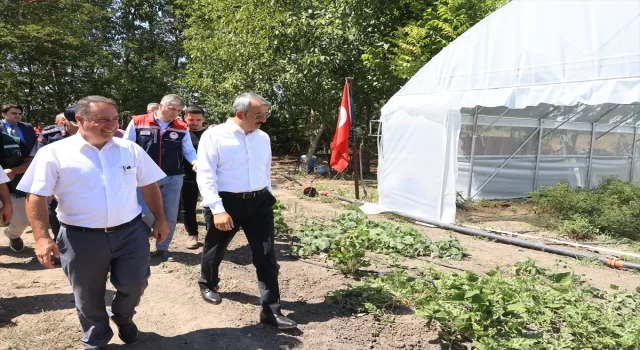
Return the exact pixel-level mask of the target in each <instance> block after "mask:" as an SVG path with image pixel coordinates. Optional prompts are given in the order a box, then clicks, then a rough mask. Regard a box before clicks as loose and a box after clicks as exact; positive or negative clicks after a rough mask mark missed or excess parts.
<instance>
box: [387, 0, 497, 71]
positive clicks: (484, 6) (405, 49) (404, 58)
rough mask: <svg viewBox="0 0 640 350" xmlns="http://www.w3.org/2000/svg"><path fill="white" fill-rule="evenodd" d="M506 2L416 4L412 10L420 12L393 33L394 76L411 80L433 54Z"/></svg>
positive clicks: (468, 0) (446, 0)
mask: <svg viewBox="0 0 640 350" xmlns="http://www.w3.org/2000/svg"><path fill="white" fill-rule="evenodd" d="M507 2H509V1H508V0H439V1H436V2H435V4H432V3H430V2H416V3H415V4H414V10H415V11H416V12H419V13H421V17H420V18H419V19H417V20H411V21H409V22H408V23H407V24H406V25H404V26H402V27H400V28H399V29H398V30H397V32H396V33H395V41H394V43H395V44H396V45H395V46H394V47H393V67H394V70H395V72H396V74H397V75H398V76H400V77H403V78H411V77H412V76H413V75H414V74H416V72H418V70H419V69H420V68H422V66H423V65H425V64H426V63H427V62H428V61H429V60H430V59H432V58H433V57H434V56H435V55H437V54H438V53H439V52H440V50H442V49H443V48H445V47H446V46H447V45H449V44H450V43H451V42H453V41H454V40H455V39H456V38H458V37H459V36H460V35H462V34H463V33H464V32H465V31H467V29H469V28H471V27H472V26H473V25H475V24H476V23H478V22H480V21H481V20H482V19H484V18H485V17H486V16H488V15H489V14H491V13H492V12H493V11H495V10H497V9H498V8H500V7H502V6H503V5H505V4H506V3H507Z"/></svg>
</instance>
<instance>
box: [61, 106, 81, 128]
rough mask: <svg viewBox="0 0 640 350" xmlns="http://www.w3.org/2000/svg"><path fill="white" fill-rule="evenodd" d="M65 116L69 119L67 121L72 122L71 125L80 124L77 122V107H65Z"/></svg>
mask: <svg viewBox="0 0 640 350" xmlns="http://www.w3.org/2000/svg"><path fill="white" fill-rule="evenodd" d="M64 117H65V119H67V121H68V122H69V123H71V125H73V126H78V123H77V122H76V109H75V108H73V107H71V108H67V109H65V111H64Z"/></svg>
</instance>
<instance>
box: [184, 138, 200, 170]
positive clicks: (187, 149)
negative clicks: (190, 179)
mask: <svg viewBox="0 0 640 350" xmlns="http://www.w3.org/2000/svg"><path fill="white" fill-rule="evenodd" d="M182 154H183V155H184V159H186V160H187V162H189V164H193V163H194V162H195V161H196V159H197V158H198V156H197V155H196V149H195V148H193V142H191V133H190V132H189V130H187V134H186V135H185V136H184V137H183V138H182Z"/></svg>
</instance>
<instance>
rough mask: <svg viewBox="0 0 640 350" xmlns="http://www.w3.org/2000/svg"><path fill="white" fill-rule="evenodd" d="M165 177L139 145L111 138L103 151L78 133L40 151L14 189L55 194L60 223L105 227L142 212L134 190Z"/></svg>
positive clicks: (121, 222)
mask: <svg viewBox="0 0 640 350" xmlns="http://www.w3.org/2000/svg"><path fill="white" fill-rule="evenodd" d="M165 176H166V175H165V174H164V172H162V170H160V168H159V167H158V165H156V163H155V162H154V161H153V160H152V159H151V157H149V155H147V154H146V153H145V151H144V150H143V149H142V148H141V147H140V146H138V145H137V144H135V143H133V142H131V141H129V140H123V139H120V138H116V137H114V138H113V139H111V140H110V141H109V142H107V143H106V144H105V145H104V147H102V149H97V148H96V147H94V146H92V145H90V144H89V143H87V141H85V139H84V138H83V137H82V136H81V135H80V133H77V134H75V135H73V136H71V137H67V138H65V139H63V140H60V141H57V142H55V143H52V144H50V145H47V146H45V147H43V148H42V149H40V150H39V151H38V153H37V154H36V156H35V158H34V159H33V161H32V162H31V165H30V166H29V168H28V169H27V172H26V173H25V174H24V176H23V177H22V180H20V183H19V184H18V189H19V190H20V191H23V192H27V193H33V194H37V195H40V196H51V195H55V196H56V199H57V200H58V209H57V212H58V219H59V220H60V222H63V223H65V224H68V225H74V226H82V227H91V228H103V227H112V226H117V225H120V224H123V223H126V222H129V221H131V220H132V219H133V218H135V217H136V216H137V215H138V214H140V213H141V211H142V208H141V207H140V205H139V204H138V199H137V196H136V188H137V187H142V186H146V185H149V184H152V183H154V182H156V181H158V180H160V179H162V178H164V177H165Z"/></svg>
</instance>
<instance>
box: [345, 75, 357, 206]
mask: <svg viewBox="0 0 640 350" xmlns="http://www.w3.org/2000/svg"><path fill="white" fill-rule="evenodd" d="M346 80H347V84H348V85H349V116H350V117H351V154H352V156H351V161H352V162H353V163H352V164H353V185H354V188H355V195H356V199H360V183H359V178H360V158H359V157H358V154H359V152H358V143H357V142H356V131H355V130H356V125H355V118H354V117H353V101H352V100H351V96H352V94H351V87H352V85H351V83H352V81H353V77H347V78H346Z"/></svg>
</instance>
